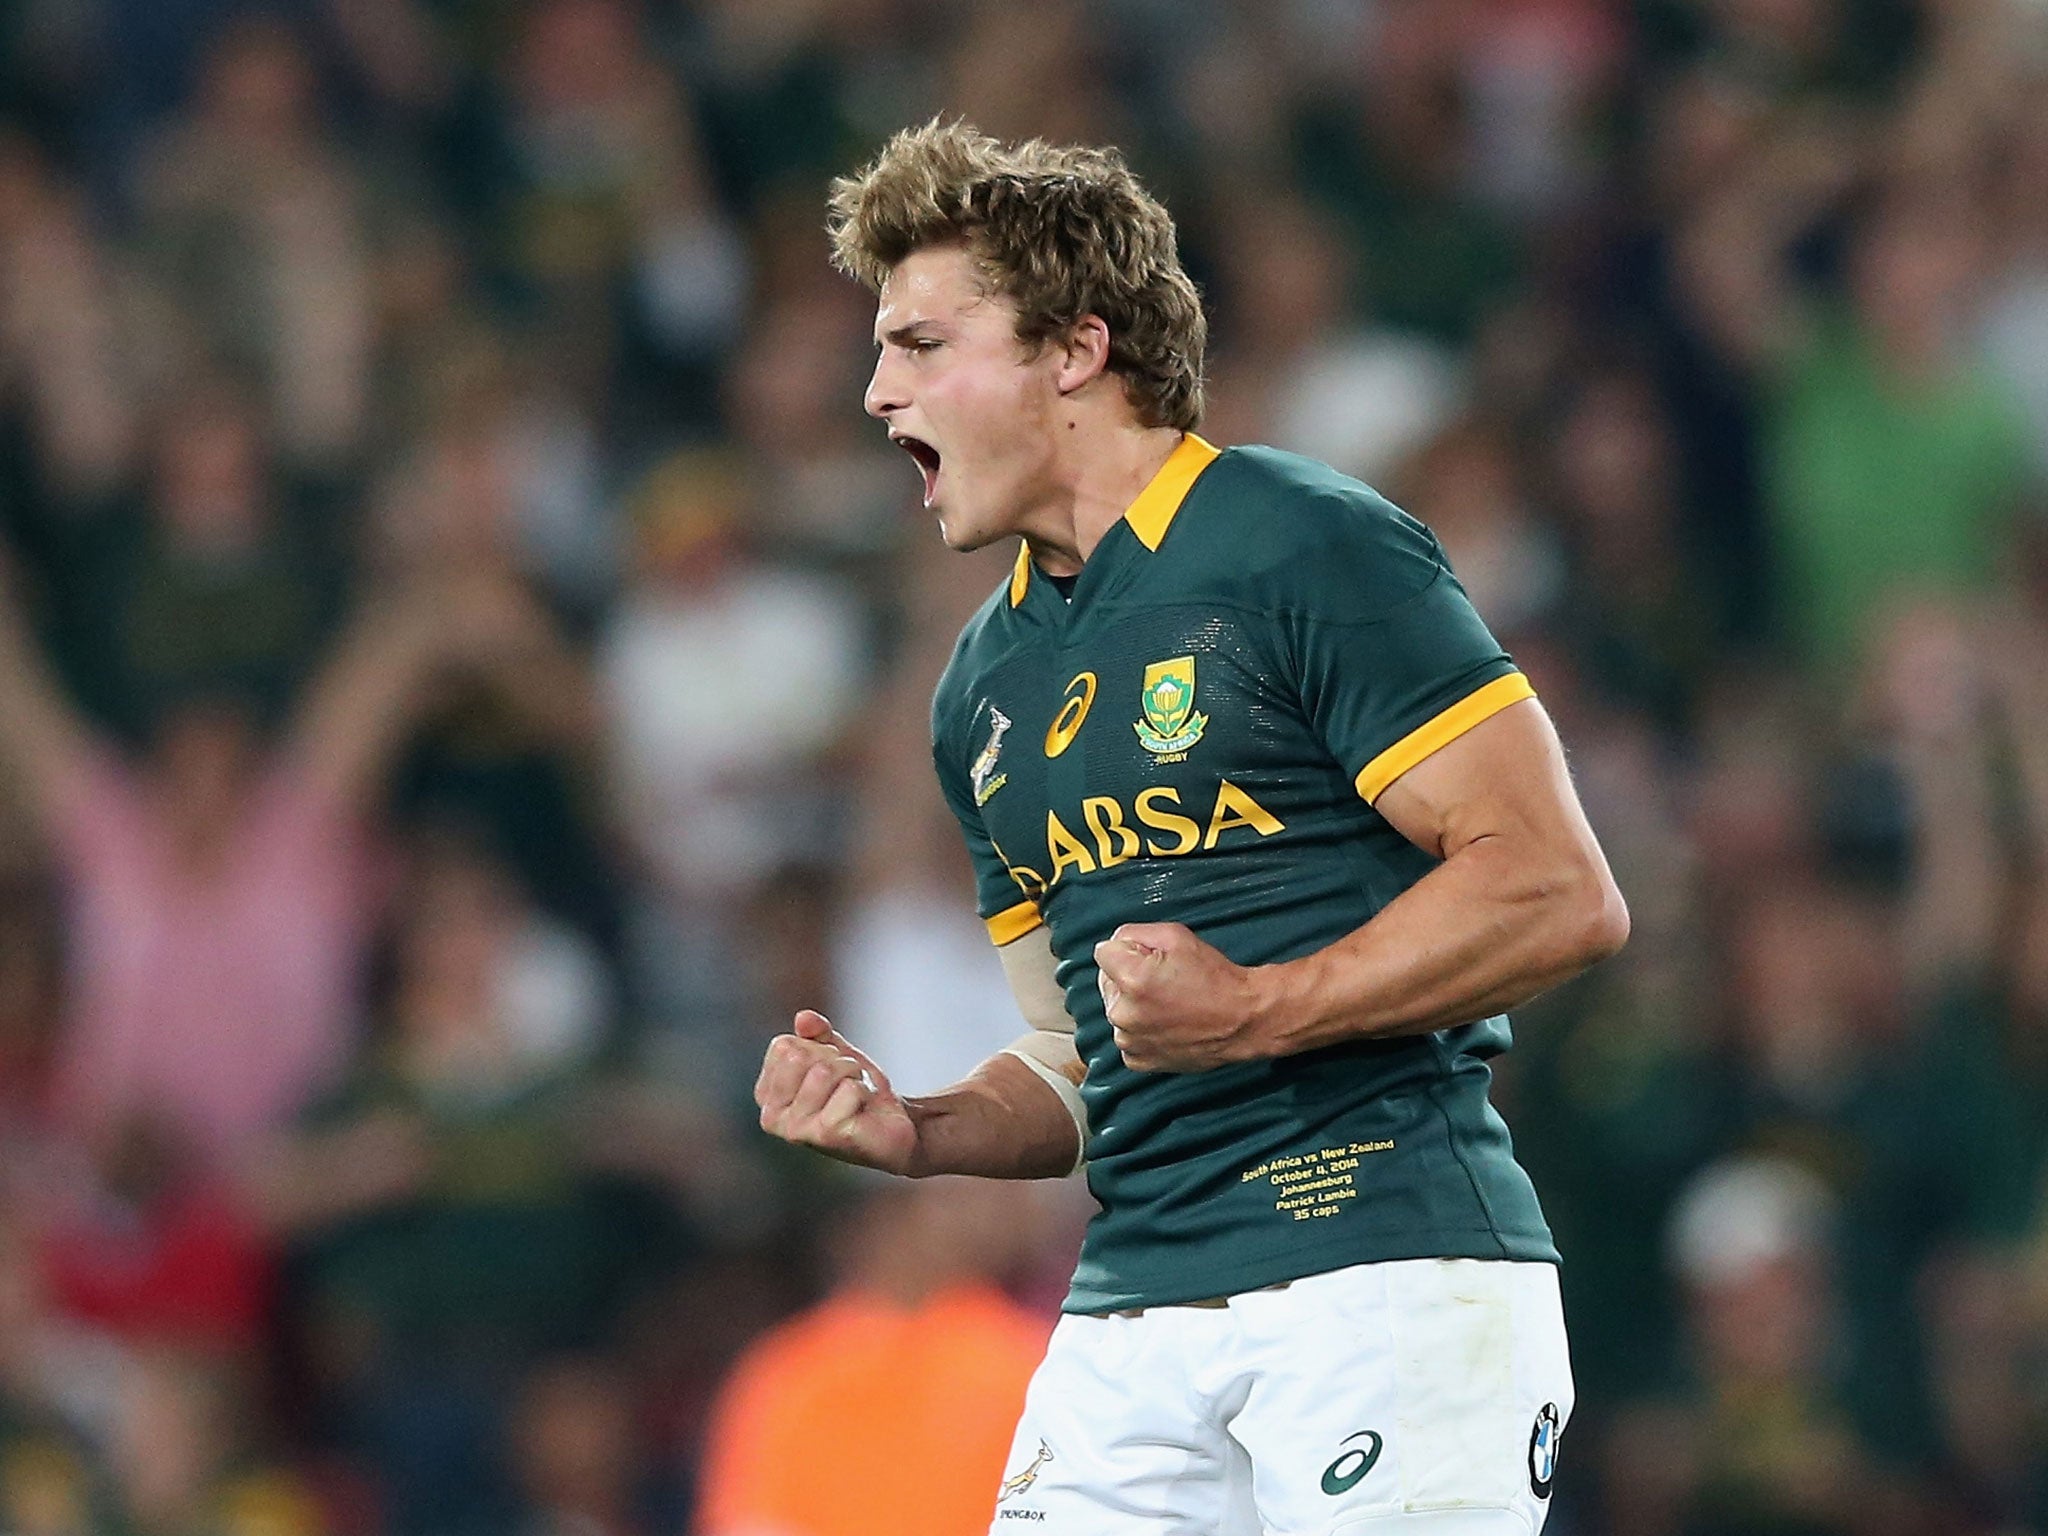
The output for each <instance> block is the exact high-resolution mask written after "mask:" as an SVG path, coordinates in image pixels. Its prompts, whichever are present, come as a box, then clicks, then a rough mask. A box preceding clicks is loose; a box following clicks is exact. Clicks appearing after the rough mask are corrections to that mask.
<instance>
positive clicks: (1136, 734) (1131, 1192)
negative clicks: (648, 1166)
mask: <svg viewBox="0 0 2048 1536" xmlns="http://www.w3.org/2000/svg"><path fill="white" fill-rule="evenodd" d="M1529 696H1530V689H1529V685H1528V683H1527V682H1526V681H1525V680H1524V679H1523V677H1522V675H1521V673H1519V672H1517V671H1516V670H1515V667H1514V664H1513V663H1512V662H1511V661H1510V660H1509V659H1508V657H1507V656H1506V654H1504V653H1503V652H1502V650H1501V648H1500V646H1499V645H1498V644H1497V643H1496V642H1495V640H1494V638H1493V636H1492V635H1490V634H1489V633H1488V632H1487V630H1486V626H1485V625H1484V624H1483V623H1481V622H1480V620H1479V617H1478V616H1477V615H1476V614H1475V613H1474V612H1473V610H1472V606H1471V604H1470V602H1469V601H1468V600H1467V599H1466V597H1465V593H1464V590H1463V588H1461V587H1460V586H1459V585H1458V582H1457V579H1456V578H1455V577H1454V576H1453V575H1452V574H1451V572H1450V569H1449V567H1448V566H1447V565H1446V563H1445V561H1444V558H1443V554H1442V551H1441V550H1440V549H1439V548H1438V546H1437V543H1436V540H1435V538H1434V537H1433V536H1432V535H1431V534H1430V533H1429V531H1428V530H1427V529H1426V528H1424V527H1423V526H1422V525H1421V524H1420V523H1418V522H1416V521H1415V520H1414V519H1413V518H1410V517H1408V516H1407V515H1406V514H1404V513H1402V512H1400V511H1398V510H1397V509H1395V508H1394V507H1393V506H1392V505H1390V504H1389V503H1388V502H1386V501H1384V500H1383V499H1381V498H1380V497H1379V496H1377V495H1375V494H1374V493H1373V492H1372V491H1370V490H1368V489H1367V488H1366V487H1364V486H1363V485H1360V484H1359V483H1358V482H1357V481H1355V480H1350V479H1347V478H1345V477H1344V476H1341V475H1339V474H1337V473H1336V472H1335V471H1333V470H1330V469H1328V468H1326V467H1324V466H1322V465H1320V464H1317V463H1314V462H1313V461H1311V460H1308V459H1303V458H1298V457H1296V456H1294V455H1292V454H1286V453H1281V452H1278V451H1276V450H1273V449H1269V448H1233V449H1230V450H1229V451H1227V452H1223V453H1220V454H1219V453H1218V452H1217V450H1216V449H1214V448H1212V447H1210V446H1209V445H1208V444H1207V443H1205V442H1203V441H1202V440H1201V439H1199V438H1196V437H1193V436H1190V437H1189V438H1187V439H1186V440H1185V441H1184V442H1183V443H1182V445H1181V446H1180V447H1179V448H1178V449H1177V450H1176V451H1175V453H1174V454H1173V456H1172V458H1171V459H1169V460H1168V462H1167V464H1166V465H1165V467H1164V468H1163V469H1162V470H1161V471H1160V472H1159V474H1158V476H1157V477H1156V478H1155V479H1154V480H1153V481H1152V483H1151V484H1150V485H1149V486H1148V487H1146V489H1145V491H1144V492H1143V494H1141V495H1140V496H1139V498H1138V499H1137V501H1135V502H1134V503H1132V505H1131V507H1130V509H1129V510H1128V511H1127V512H1126V513H1125V515H1124V517H1123V519H1122V520H1121V521H1119V522H1118V523H1117V524H1116V525H1115V526H1114V527H1112V528H1111V529H1110V530H1109V532H1108V533H1107V534H1105V535H1104V537H1103V539H1102V542H1101V543H1100V544H1099V545H1098V546H1097V547H1096V549H1095V551H1094V553H1093V554H1092V555H1091V556H1090V557H1089V559H1088V561H1087V563H1086V565H1085V566H1084V567H1083V568H1082V571H1081V574H1080V576H1079V578H1078V579H1077V580H1076V582H1075V584H1074V587H1073V594H1072V599H1071V601H1068V600H1067V599H1065V598H1063V597H1062V596H1061V594H1060V592H1059V591H1058V589H1057V588H1056V587H1055V586H1054V585H1053V583H1052V582H1051V581H1049V580H1047V579H1046V578H1045V577H1044V576H1043V575H1042V574H1040V573H1039V572H1037V571H1036V570H1035V569H1034V568H1033V566H1032V565H1031V563H1030V559H1029V556H1028V554H1027V553H1025V552H1023V551H1020V552H1019V556H1018V561H1017V567H1016V570H1015V572H1014V573H1013V575H1012V576H1011V579H1010V581H1009V582H1008V584H1007V585H1006V586H1005V587H1004V588H1003V589H1001V590H999V591H997V592H996V593H994V594H993V595H992V596H991V597H990V599H989V601H988V602H987V603H986V604H985V605H984V606H983V607H982V609H981V610H980V611H979V612H978V613H977V614H976V615H975V617H974V618H973V619H972V620H971V621H970V622H969V623H968V625H967V627H966V629H965V631H964V632H963V633H962V634H961V637H960V641H959V644H958V646H957V647H956V648H955V651H954V654H953V658H952V661H951V663H950V664H949V665H948V667H947V669H946V673H945V676H944V677H943V678H942V679H941V680H940V682H939V687H938V692H937V696H936V698H935V699H934V701H933V727H932V734H933V742H934V748H933V755H934V758H935V760H936V762H937V765H938V773H939V780H940V783H941V785H942V786H943V787H944V790H945V793H946V798H947V801H948V803H949V804H950V805H951V806H952V808H953V811H954V813H955V815H957V816H958V818H959V820H960V825H961V827H962V829H963V830H964V832H965V834H966V837H967V843H968V846H969V848H970V850H971V851H972V854H973V858H974V865H975V870H976V876H977V881H978V886H979V902H980V910H981V915H982V917H983V918H984V919H985V920H986V921H987V923H988V927H989V932H990V935H991V937H992V938H994V939H995V941H996V942H997V943H999V944H1001V943H1007V942H1009V941H1011V940H1012V939H1015V938H1017V937H1019V936H1021V935H1023V934H1025V933H1028V932H1030V931H1031V929H1032V928H1034V927H1036V926H1038V925H1039V924H1040V923H1041V922H1043V923H1044V924H1046V925H1047V926H1048V927H1049V928H1050V931H1051V938H1052V946H1053V950H1054V952H1055V954H1056V955H1057V956H1058V959H1059V978H1060V983H1061V985H1062V987H1063V988H1064V989H1065V992H1066V999H1067V1010H1068V1012H1069V1013H1070V1014H1072V1016H1073V1018H1074V1021H1075V1043H1076V1046H1077V1047H1078V1049H1079V1051H1080V1054H1081V1058H1082V1060H1083V1061H1085V1062H1086V1063H1087V1069H1088V1072H1087V1079H1086V1081H1085V1082H1084V1083H1083V1085H1082V1088H1081V1097H1082V1100H1083V1102H1084V1103H1085V1104H1086V1106H1087V1111H1088V1125H1089V1134H1088V1138H1087V1159H1088V1170H1087V1172H1088V1183H1089V1188H1090V1189H1091V1191H1092V1192H1093V1193H1094V1195H1095V1198H1096V1199H1097V1201H1098V1202H1099V1203H1100V1205H1101V1210H1100V1211H1099V1212H1098V1213H1097V1214H1096V1216H1095V1218H1094V1219H1093V1221H1092V1222H1091V1223H1090V1225H1089V1228H1088V1233H1087V1237H1086V1239H1085V1241H1084V1242H1083V1245H1082V1250H1081V1259H1080V1265H1079V1267H1078V1269H1077V1270H1076V1272H1075V1276H1074V1283H1073V1288H1072V1290H1071V1292H1070V1293H1069V1295H1068V1297H1067V1302H1066V1307H1067V1310H1069V1311H1074V1312H1100V1311H1110V1310H1116V1309H1121V1308H1129V1307H1139V1306H1156V1305H1162V1304H1165V1303H1170V1302H1179V1301H1192V1300H1198V1299H1202V1298H1206V1297H1213V1296H1221V1295H1227V1294H1230V1293H1233V1292H1237V1291H1241V1290H1248V1289H1252V1288H1255V1287H1258V1286H1262V1285H1271V1284H1274V1283H1276V1282H1278V1281H1282V1280H1288V1279H1293V1278H1295V1277H1298V1276H1301V1275H1307V1274H1314V1273H1318V1272H1320V1271H1323V1270H1328V1269H1335V1268H1338V1267H1341V1266H1343V1265H1347V1264H1355V1263H1361V1262H1365V1261H1368V1260H1381V1259H1406V1258H1427V1257H1438V1256H1442V1257H1467V1258H1511V1259H1540V1260H1549V1261H1552V1262H1555V1261H1556V1258H1557V1253H1556V1250H1555V1248H1553V1247H1552V1245H1551V1241H1550V1234H1549V1232H1548V1230H1547V1228H1546V1227H1545V1225H1544V1221H1543V1216H1542V1212H1541V1211H1540V1210H1539V1209H1538V1207H1537V1203H1536V1196H1535V1191H1534V1190H1533V1189H1532V1188H1531V1186H1530V1184H1529V1180H1528V1177H1527V1175H1525V1174H1524V1173H1523V1172H1522V1170H1521V1168H1520V1167H1519V1166H1518V1165H1517V1164H1516V1162H1515V1160H1514V1156H1513V1153H1512V1150H1511V1148H1510V1145H1509V1139H1508V1132H1507V1127H1506V1126H1505V1125H1504V1124H1503V1123H1502V1121H1501V1119H1500V1117H1499V1115H1498V1114H1496V1113H1495V1111H1494V1110H1493V1108H1492V1106H1491V1105H1490V1104H1489V1103H1488V1102H1487V1087H1488V1084H1489V1082H1490V1081H1491V1075H1492V1074H1491V1071H1490V1069H1489V1068H1488V1066H1487V1061H1488V1059H1489V1058H1490V1057H1493V1056H1495V1055H1497V1054H1499V1053H1500V1052H1501V1051H1503V1050H1505V1049H1507V1047H1508V1044H1509V1035H1508V1025H1507V1021H1506V1019H1504V1018H1494V1019H1488V1020H1486V1021H1484V1022H1482V1023H1477V1024H1471V1025H1466V1026H1464V1027H1462V1028H1458V1029H1449V1030H1443V1031H1439V1032H1438V1033H1436V1034H1432V1035H1422V1036H1416V1037H1411V1038H1406V1039H1395V1040H1372V1041H1357V1042H1351V1043H1347V1044H1343V1045H1338V1046H1331V1047H1326V1048H1323V1049H1321V1050H1316V1051H1311V1052H1307V1053H1304V1054H1301V1055H1297V1056H1291V1057H1286V1058H1282V1059H1279V1060H1272V1061H1260V1062H1251V1063H1244V1064H1239V1065H1234V1066H1229V1067H1222V1068H1218V1069H1216V1070H1213V1071H1209V1072H1199V1073H1189V1074H1173V1073H1155V1072H1134V1071H1132V1070H1131V1069H1130V1068H1128V1067H1126V1066H1125V1065H1124V1064H1123V1060H1122V1058H1121V1057H1120V1056H1119V1055H1118V1053H1117V1049H1116V1046H1115V1044H1114V1042H1113V1041H1112V1039H1111V1037H1110V1027H1109V1023H1108V1020H1107V1019H1106V1018H1105V1017H1104V1014H1103V1008H1102V999H1101V996H1100V994H1099V993H1098V992H1097V990H1096V967H1095V963H1094V958H1093V952H1094V948H1095V945H1096V943H1097V942H1098V941H1100V940H1102V939H1106V938H1108V937H1109V935H1110V934H1111V933H1113V932H1114V931H1115V930H1116V928H1117V927H1118V925H1120V924H1122V923H1128V922H1180V923H1185V924H1187V925H1188V926H1189V927H1190V928H1192V929H1193V930H1194V931H1195V932H1196V933H1197V934H1199V935H1200V936H1201V937H1202V938H1203V939H1205V940H1207V941H1208V942H1209V943H1211V944H1213V945H1215V946H1216V947H1217V948H1218V949H1220V950H1221V951H1222V952H1223V953H1224V954H1226V955H1228V956H1229V957H1230V958H1231V959H1232V960H1234V961H1236V962H1238V963H1239V964H1242V965H1258V964H1264V963H1267V962H1271V961H1281V960H1291V959H1294V958H1296V957H1298V956H1301V955H1305V954H1309V953H1311V952H1313V951H1315V950H1318V949H1321V948H1323V947H1324V946H1326V945H1328V944H1330V943H1332V942H1333V941H1335V940H1336V939H1339V938H1341V937H1343V936H1344V935H1345V934H1347V933H1349V932H1351V931H1352V930H1353V929H1355V928H1357V927H1358V926H1359V925H1360V924H1362V923H1364V922H1365V921H1366V920H1367V919H1369V918H1370V917H1371V916H1372V915H1373V914H1374V913H1375V912H1377V911H1379V910H1380V908H1381V907H1383V906H1385V905H1386V904H1387V903H1388V902H1389V901H1391V900H1393V898H1394V897H1396V896H1398V895H1399V894H1400V893H1401V892H1402V891H1404V890H1406V889H1407V888H1408V887H1409V886H1410V885H1412V884H1414V882H1415V881H1417V880H1418V879H1420V878H1421V877H1422V876H1423V875H1424V874H1425V873H1427V872H1428V871H1429V870H1430V869H1431V868H1432V867H1433V865H1434V862H1435V861H1434V860H1433V859H1432V858H1431V857H1430V856H1429V855H1428V854H1426V853H1424V852H1422V851H1421V850H1419V849H1417V848H1416V847H1415V846H1414V845H1412V844H1411V843H1409V842H1408V841H1407V840H1406V839H1405V838H1403V837H1402V836H1401V835H1400V833H1398V832H1396V831H1395V830H1394V828H1393V827H1392V826H1391V825H1389V824H1388V823H1387V821H1386V820H1385V819H1384V818H1382V817H1381V816H1380V815H1379V813H1378V812H1376V811H1375V810H1374V809H1373V807H1372V801H1373V800H1374V799H1375V798H1376V797H1377V796H1378V795H1379V793H1380V792H1381V791H1382V790H1384V789H1385V788H1386V787H1387V785H1388V784H1390V783H1392V782H1393V781H1394V779H1396V778H1397V777H1399V776H1400V775H1401V774H1402V773H1403V772H1405V771H1406V770H1407V769H1408V768H1410V767H1412V766H1414V764H1416V763H1417V762H1419V761H1421V760H1422V759H1423V758H1425V757H1427V756H1428V755H1429V754H1430V753H1431V752H1434V751H1435V750H1437V748H1439V747H1441V746H1443V745H1444V744H1445V743H1446V742H1449V741H1451V740H1453V739H1455V738H1456V737H1457V736H1458V735H1459V734H1460V733H1462V732H1463V731H1465V730H1468V729H1470V728H1471V727H1472V726H1474V725H1476V724H1478V723H1479V722H1480V721H1482V720H1484V719H1486V718H1487V717H1488V716H1490V715H1492V714H1493V713H1495V712H1496V711H1497V710H1500V709H1502V708H1505V707H1506V706H1507V705H1509V704H1512V703H1514V702H1515V701H1516V700H1518V699H1523V698H1527V697H1529Z"/></svg>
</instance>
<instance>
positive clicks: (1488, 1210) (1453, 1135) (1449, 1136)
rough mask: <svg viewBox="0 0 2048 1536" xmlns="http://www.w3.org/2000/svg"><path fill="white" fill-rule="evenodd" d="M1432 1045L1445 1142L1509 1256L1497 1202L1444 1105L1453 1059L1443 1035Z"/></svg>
mask: <svg viewBox="0 0 2048 1536" xmlns="http://www.w3.org/2000/svg"><path fill="white" fill-rule="evenodd" d="M1429 1047H1430V1051H1431V1054H1433V1055H1434V1056H1435V1057H1436V1064H1437V1078H1436V1081H1435V1082H1433V1083H1431V1084H1430V1085H1429V1088H1428V1090H1427V1091H1428V1093H1429V1102H1430V1103H1431V1104H1432V1105H1433V1106H1434V1107H1435V1109H1436V1112H1437V1115H1438V1116H1439V1117H1440V1118H1441V1119H1442V1120H1443V1123H1444V1142H1445V1144H1446V1145H1447V1146H1449V1147H1450V1149H1451V1156H1452V1157H1453V1158H1455V1159H1457V1163H1458V1166H1459V1167H1460V1168H1462V1169H1463V1170H1464V1172H1465V1182H1466V1183H1468V1184H1470V1185H1471V1186H1472V1198H1473V1199H1474V1200H1476V1201H1478V1202H1479V1209H1480V1212H1481V1214H1483V1215H1484V1216H1485V1217H1486V1230H1487V1233H1488V1235H1490V1236H1491V1237H1492V1238H1493V1240H1494V1242H1495V1243H1496V1244H1497V1245H1498V1246H1499V1248H1500V1254H1501V1257H1502V1258H1507V1257H1508V1256H1509V1255H1508V1245H1507V1240H1506V1239H1505V1238H1504V1237H1502V1236H1501V1231H1500V1221H1499V1219H1498V1218H1497V1217H1496V1216H1495V1215H1494V1214H1493V1205H1492V1203H1491V1202H1489V1201H1488V1200H1487V1198H1486V1191H1485V1190H1484V1189H1482V1188H1481V1187H1480V1184H1479V1176H1478V1175H1477V1174H1475V1173H1474V1172H1473V1171H1472V1165H1471V1164H1470V1163H1469V1162H1467V1161H1466V1160H1465V1150H1464V1148H1462V1147H1460V1146H1459V1145H1458V1137H1457V1131H1456V1127H1455V1126H1453V1125H1452V1123H1451V1112H1450V1111H1449V1110H1448V1109H1446V1108H1444V1101H1443V1098H1442V1095H1441V1090H1442V1089H1443V1087H1444V1085H1445V1078H1446V1077H1447V1076H1448V1075H1449V1074H1448V1068H1449V1066H1450V1062H1449V1060H1448V1058H1447V1057H1446V1055H1445V1050H1446V1047H1445V1045H1444V1041H1443V1037H1442V1036H1441V1035H1438V1034H1434V1033H1433V1034H1431V1035H1430V1037H1429Z"/></svg>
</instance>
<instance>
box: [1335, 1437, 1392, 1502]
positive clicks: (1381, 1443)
mask: <svg viewBox="0 0 2048 1536" xmlns="http://www.w3.org/2000/svg"><path fill="white" fill-rule="evenodd" d="M1354 1440H1364V1441H1366V1442H1367V1443H1366V1444H1364V1445H1351V1442H1352V1441H1354ZM1386 1443H1387V1442H1386V1441H1385V1440H1383V1439H1381V1438H1380V1432H1379V1431H1378V1430H1376V1429H1361V1430H1359V1431H1358V1432H1357V1433H1356V1434H1351V1435H1346V1436H1345V1437H1344V1438H1343V1439H1342V1440H1340V1441H1339V1442H1338V1444H1340V1445H1351V1449H1350V1450H1348V1451H1346V1452H1345V1453H1344V1454H1343V1455H1342V1456H1339V1457H1338V1458H1337V1459H1336V1460H1335V1461H1333V1462H1331V1463H1330V1464H1329V1465H1328V1466H1327V1467H1325V1468H1323V1492H1325V1493H1327V1494H1328V1495H1329V1496H1330V1497H1331V1498H1333V1499H1334V1498H1335V1497H1336V1496H1337V1495H1338V1494H1340V1493H1349V1492H1350V1491H1351V1490H1352V1489H1354V1488H1356V1487H1357V1486H1358V1485H1359V1484H1360V1483H1361V1482H1363V1481H1364V1480H1365V1474H1366V1473H1368V1472H1370V1471H1371V1470H1372V1469H1373V1466H1374V1464H1375V1463H1377V1462H1378V1461H1379V1459H1380V1452H1381V1451H1382V1450H1383V1449H1385V1447H1386ZM1346 1463H1349V1465H1348V1466H1347V1465H1346Z"/></svg>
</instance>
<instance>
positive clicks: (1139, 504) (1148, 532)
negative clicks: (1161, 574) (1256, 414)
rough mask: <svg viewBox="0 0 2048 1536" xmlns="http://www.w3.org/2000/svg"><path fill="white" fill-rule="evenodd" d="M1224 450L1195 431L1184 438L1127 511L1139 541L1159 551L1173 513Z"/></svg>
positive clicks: (1126, 514) (1127, 520)
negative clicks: (1204, 471) (1197, 434)
mask: <svg viewBox="0 0 2048 1536" xmlns="http://www.w3.org/2000/svg"><path fill="white" fill-rule="evenodd" d="M1221 451H1222V450H1220V449H1219V448H1217V447H1216V446H1215V445H1214V444H1212V443H1208V442H1204V441H1203V440H1202V439H1201V438H1199V437H1197V436H1195V434H1194V433H1192V432H1189V433H1187V434H1186V435H1184V436H1183V437H1182V438H1181V440H1180V446H1179V447H1178V448H1176V449H1174V450H1173V453H1172V455H1171V456H1170V457H1168V459H1167V461H1166V462H1165V463H1164V464H1163V465H1161V466H1160V469H1159V473H1158V474H1156V475H1154V476H1153V477H1152V482H1151V484H1149V485H1147V486H1146V487H1145V489H1144V490H1142V491H1140V492H1138V499H1137V500H1136V501H1134V502H1132V503H1131V504H1130V507H1129V508H1128V509H1127V510H1126V511H1125V512H1124V521H1125V522H1127V523H1129V524H1130V525H1131V532H1133V533H1135V534H1136V535H1137V536H1138V542H1139V543H1140V544H1143V545H1144V546H1145V547H1146V548H1147V549H1149V550H1151V551H1152V552H1153V553H1154V554H1157V553H1158V552H1159V546H1160V544H1161V543H1163V542H1164V541H1165V538H1166V529H1167V526H1168V525H1169V524H1170V523H1172V521H1173V515H1174V513H1176V512H1178V511H1179V510H1180V504H1181V503H1182V502H1183V501H1186V500H1187V497H1188V492H1189V491H1191V490H1193V489H1194V487H1195V482H1196V481H1197V480H1199V479H1201V477H1202V471H1203V470H1205V469H1207V468H1208V467H1209V466H1210V465H1211V464H1213V463H1215V462H1216V455H1217V454H1218V453H1219V452H1221Z"/></svg>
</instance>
